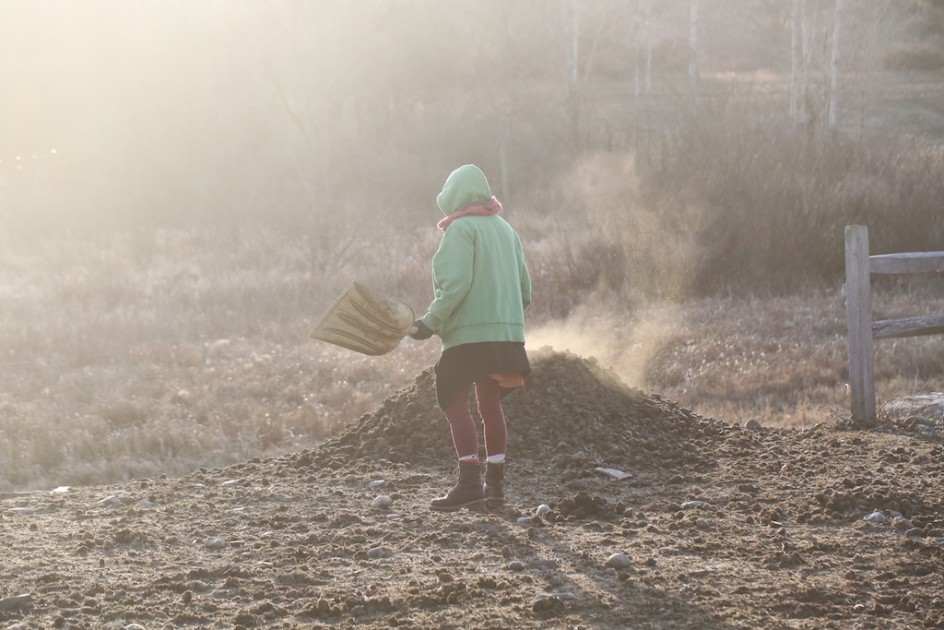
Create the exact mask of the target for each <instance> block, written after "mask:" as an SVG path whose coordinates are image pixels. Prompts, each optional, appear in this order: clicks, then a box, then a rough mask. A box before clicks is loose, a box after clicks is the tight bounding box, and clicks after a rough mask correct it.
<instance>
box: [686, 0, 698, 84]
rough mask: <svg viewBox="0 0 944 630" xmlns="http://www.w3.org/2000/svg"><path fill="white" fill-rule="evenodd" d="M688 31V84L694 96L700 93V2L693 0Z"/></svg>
mask: <svg viewBox="0 0 944 630" xmlns="http://www.w3.org/2000/svg"><path fill="white" fill-rule="evenodd" d="M691 2H692V4H691V19H690V24H689V31H688V84H689V88H690V89H691V92H692V95H694V94H695V93H696V92H697V91H698V0H691Z"/></svg>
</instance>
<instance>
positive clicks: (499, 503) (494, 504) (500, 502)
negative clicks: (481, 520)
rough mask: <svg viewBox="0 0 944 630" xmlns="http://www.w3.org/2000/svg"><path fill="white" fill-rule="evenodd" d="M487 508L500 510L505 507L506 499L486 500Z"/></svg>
mask: <svg viewBox="0 0 944 630" xmlns="http://www.w3.org/2000/svg"><path fill="white" fill-rule="evenodd" d="M485 507H486V508H487V509H489V510H500V509H502V508H503V507H505V499H494V498H491V497H488V498H486V499H485Z"/></svg>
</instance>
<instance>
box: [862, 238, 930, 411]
mask: <svg viewBox="0 0 944 630" xmlns="http://www.w3.org/2000/svg"><path fill="white" fill-rule="evenodd" d="M924 272H944V252H908V253H902V254H884V255H882V256H869V229H868V228H867V227H866V226H864V225H847V226H846V317H847V322H848V325H849V388H850V390H851V394H852V418H853V420H857V421H860V422H873V421H874V420H875V373H874V368H873V352H872V341H873V339H886V338H891V337H917V336H921V335H939V334H944V316H932V317H905V318H901V319H888V320H881V321H877V322H873V321H872V296H871V292H872V274H878V273H883V274H900V273H924Z"/></svg>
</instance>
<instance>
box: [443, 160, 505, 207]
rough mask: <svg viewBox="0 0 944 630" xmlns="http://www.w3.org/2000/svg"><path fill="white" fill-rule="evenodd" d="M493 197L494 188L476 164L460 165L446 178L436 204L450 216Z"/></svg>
mask: <svg viewBox="0 0 944 630" xmlns="http://www.w3.org/2000/svg"><path fill="white" fill-rule="evenodd" d="M491 198H492V189H491V188H490V187H489V185H488V180H487V179H485V173H483V172H482V170H481V169H480V168H479V167H478V166H476V165H474V164H465V165H464V166H460V167H459V168H457V169H456V170H454V171H453V172H452V173H450V174H449V177H447V178H446V183H445V184H443V189H442V192H441V193H439V195H438V196H437V197H436V205H438V206H439V209H440V210H442V211H443V213H444V214H445V215H446V216H449V215H450V214H452V213H453V212H455V211H457V210H462V209H463V208H466V207H468V206H471V205H475V204H479V203H485V202H486V201H488V200H489V199H491Z"/></svg>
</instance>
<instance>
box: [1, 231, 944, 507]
mask: <svg viewBox="0 0 944 630" xmlns="http://www.w3.org/2000/svg"><path fill="white" fill-rule="evenodd" d="M230 238H231V237H227V238H223V239H221V238H219V237H218V236H214V235H209V234H198V233H186V232H181V233H177V232H167V233H162V234H161V235H160V238H159V239H158V242H157V244H156V246H155V247H154V250H153V252H152V253H151V256H150V259H149V260H147V261H145V262H141V261H139V260H136V257H135V256H134V253H135V248H134V241H133V239H131V238H130V237H128V238H127V239H121V238H115V239H113V240H110V241H107V242H104V241H103V242H80V241H74V242H69V241H60V242H52V241H49V242H44V243H43V244H41V245H38V246H37V247H36V248H34V249H32V250H29V251H27V250H25V249H19V250H17V249H13V248H7V249H5V250H4V251H5V252H6V254H5V256H6V258H5V260H4V261H3V262H4V265H3V266H2V267H0V269H2V271H0V273H2V274H3V276H2V278H0V290H2V292H3V295H2V296H0V298H2V303H3V305H4V308H5V312H4V315H3V318H2V322H0V348H2V352H3V355H2V358H0V362H2V364H3V365H2V371H0V490H19V489H41V488H52V487H56V486H58V485H83V484H97V483H109V482H118V481H123V480H129V479H135V478H142V477H154V476H156V475H159V474H167V475H171V476H174V475H180V474H186V473H188V472H190V471H192V470H195V469H198V468H201V467H204V468H209V467H216V466H222V465H226V464H231V463H234V462H239V461H243V460H245V459H247V458H251V457H255V456H264V455H277V454H284V453H289V452H293V451H296V450H298V449H300V448H306V447H311V446H312V445H314V444H316V443H318V442H319V441H320V440H322V439H323V438H325V437H326V436H330V435H333V434H336V433H337V432H338V431H340V430H342V429H343V428H344V427H345V426H347V425H349V424H350V423H351V422H353V421H354V420H356V419H357V418H358V417H359V416H361V415H362V414H365V413H367V412H369V411H371V410H372V409H374V408H375V407H376V406H377V405H378V404H380V403H381V402H382V401H383V400H384V399H385V398H386V397H388V396H390V395H391V394H392V393H393V392H395V391H396V390H398V389H399V388H401V387H404V386H405V385H407V384H409V383H410V382H412V381H413V379H414V378H415V377H416V375H417V374H419V373H420V372H421V371H422V370H423V369H425V368H426V367H428V366H430V365H432V364H433V363H434V362H435V360H436V357H437V355H438V344H437V343H436V342H435V340H433V341H430V342H427V343H422V344H421V343H417V342H414V341H413V340H410V339H406V340H405V341H404V342H403V343H402V344H401V346H400V347H399V348H397V349H396V350H395V351H394V352H392V353H390V354H389V355H386V356H382V357H366V356H361V355H357V354H355V353H353V352H350V351H347V350H343V349H340V348H336V347H333V346H330V345H328V344H325V343H322V342H319V341H316V340H313V339H311V338H310V337H309V333H310V331H311V329H312V327H313V325H314V324H315V322H316V321H317V318H318V317H319V316H320V314H321V312H323V310H324V308H325V307H326V305H327V304H328V303H329V302H330V299H331V298H332V297H333V296H334V295H336V294H337V293H338V292H340V290H341V289H343V287H344V286H345V284H346V282H347V281H348V280H347V276H348V275H349V274H351V273H352V272H351V271H350V270H347V271H345V272H341V273H337V274H334V275H324V276H316V275H313V274H312V273H311V271H310V269H309V268H307V267H306V265H305V261H304V260H302V259H301V258H300V257H299V255H298V254H297V252H294V251H293V250H292V248H290V247H286V246H285V242H284V241H282V240H280V239H279V238H277V237H276V235H266V234H265V233H256V234H255V235H254V237H253V238H251V239H249V238H244V239H242V240H240V241H238V242H235V241H232V240H229V239H230ZM547 238H550V237H547ZM428 245H429V247H430V248H432V247H434V245H435V241H434V240H433V241H431V242H430V243H429V244H428ZM533 245H534V247H533V248H532V249H533V251H534V254H533V256H532V258H531V265H532V267H533V268H534V270H535V271H534V273H535V277H536V302H535V305H534V307H533V309H532V311H531V320H530V322H529V325H530V340H529V347H531V348H532V349H535V350H536V349H538V348H540V347H543V346H551V347H554V348H555V349H558V350H570V351H573V352H575V353H577V354H579V355H582V356H587V357H589V356H593V357H595V358H596V359H597V360H598V361H599V362H600V363H601V364H602V365H604V366H607V367H610V368H611V369H613V370H614V371H615V372H616V373H617V374H619V375H620V376H621V378H622V379H623V380H624V381H625V382H626V383H628V384H630V385H633V386H638V387H640V388H642V389H644V390H646V391H649V392H653V393H657V394H659V395H661V396H663V397H665V398H667V399H671V400H674V401H677V402H678V403H679V404H680V405H682V406H683V407H685V408H688V409H691V410H694V411H695V412H697V413H699V414H701V415H704V416H708V417H716V418H719V419H723V420H725V421H728V422H732V423H737V424H743V423H745V422H747V421H748V420H751V419H756V420H758V421H759V422H761V423H762V424H764V425H769V426H800V427H805V426H810V425H813V424H816V423H819V422H823V421H826V420H828V419H830V418H834V417H840V418H841V417H843V416H844V415H848V411H847V409H848V403H849V401H848V392H847V389H846V371H847V365H846V346H845V343H846V341H845V320H844V317H845V314H844V313H845V311H844V305H843V300H842V297H841V295H840V292H839V289H838V288H836V289H835V290H833V289H829V290H826V289H823V288H818V289H810V290H807V291H803V292H800V293H795V294H792V295H789V296H773V295H771V296H766V297H764V296H715V297H703V298H693V299H687V300H672V301H669V300H656V299H648V300H644V299H637V300H635V301H629V302H627V301H625V300H622V301H620V300H617V299H615V298H614V299H608V298H605V297H601V296H600V295H599V294H587V293H586V292H585V291H584V292H581V290H580V289H579V287H574V288H573V296H572V297H571V298H570V299H572V300H576V299H578V298H579V296H585V298H586V300H585V303H584V304H583V305H581V306H579V307H577V308H574V309H571V311H570V313H569V315H568V316H567V317H566V318H560V317H555V315H554V311H555V309H556V307H555V306H554V304H557V303H558V302H559V301H560V300H561V299H562V295H561V294H562V293H565V292H566V291H567V287H566V286H561V284H560V280H559V278H560V277H561V275H560V274H561V273H562V272H561V269H560V267H559V264H560V263H559V260H558V258H559V257H557V256H555V253H554V248H553V247H550V246H546V245H545V244H544V241H543V237H540V236H538V235H536V236H535V239H534V242H533ZM430 251H431V250H430ZM417 252H418V253H417V254H416V255H415V256H414V257H413V258H406V259H404V258H403V257H402V256H400V258H399V260H400V264H401V265H402V266H403V268H402V269H396V270H395V271H394V273H393V274H392V275H389V276H387V277H386V278H384V273H385V272H386V270H385V269H384V268H383V266H381V265H375V266H373V267H371V269H372V271H371V270H364V269H362V270H360V273H359V276H358V277H359V278H360V279H362V280H364V281H366V282H368V283H370V284H373V285H374V286H377V287H384V288H386V289H387V290H389V291H391V292H393V294H395V295H398V296H400V297H402V298H404V299H406V300H407V301H409V302H411V303H412V304H413V305H414V307H415V308H417V309H419V308H421V307H422V305H423V300H425V299H427V298H426V292H427V291H428V289H427V284H428V280H427V278H426V274H427V273H428V272H427V269H426V265H427V262H426V261H425V259H424V256H423V252H422V251H419V248H417ZM376 255H377V257H378V259H380V258H382V254H381V253H378V254H376ZM371 274H374V275H373V276H372V275H371ZM555 277H556V278H558V279H557V280H555ZM407 279H408V280H407ZM919 280H922V279H916V280H915V281H914V282H913V283H912V284H911V285H910V286H904V285H894V286H877V294H876V299H875V312H876V316H877V317H878V316H881V317H888V316H905V315H920V314H931V313H935V312H937V313H940V312H944V293H942V292H941V286H940V284H935V281H934V280H933V279H927V280H928V281H927V282H924V283H923V284H921V283H920V282H919ZM542 282H543V286H542ZM545 287H548V288H549V289H551V290H547V289H545ZM941 343H942V340H941V338H940V337H923V338H914V339H904V340H898V341H883V342H878V343H877V344H876V374H877V380H878V383H877V390H878V396H879V399H880V400H879V402H880V404H881V402H882V401H884V400H888V399H890V398H894V397H898V396H905V395H909V394H913V393H920V392H928V391H941V390H942V389H944V368H942V366H941V363H940V356H941Z"/></svg>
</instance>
